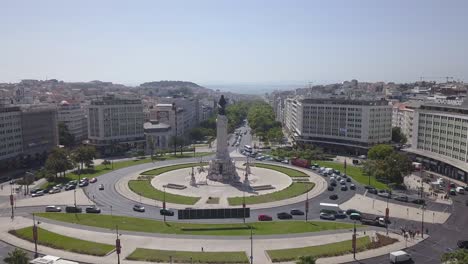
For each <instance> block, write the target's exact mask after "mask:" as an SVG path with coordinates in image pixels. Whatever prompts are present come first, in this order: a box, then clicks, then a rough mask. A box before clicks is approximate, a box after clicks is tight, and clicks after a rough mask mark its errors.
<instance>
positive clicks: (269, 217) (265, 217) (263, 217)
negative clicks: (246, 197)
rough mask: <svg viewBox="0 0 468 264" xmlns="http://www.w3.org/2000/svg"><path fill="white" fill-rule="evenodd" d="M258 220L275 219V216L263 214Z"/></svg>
mask: <svg viewBox="0 0 468 264" xmlns="http://www.w3.org/2000/svg"><path fill="white" fill-rule="evenodd" d="M258 221H273V217H271V216H269V215H266V214H261V215H259V216H258Z"/></svg>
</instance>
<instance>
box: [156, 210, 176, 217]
mask: <svg viewBox="0 0 468 264" xmlns="http://www.w3.org/2000/svg"><path fill="white" fill-rule="evenodd" d="M159 213H160V214H161V215H165V216H174V211H171V210H168V209H161V210H159Z"/></svg>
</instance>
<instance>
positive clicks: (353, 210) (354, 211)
mask: <svg viewBox="0 0 468 264" xmlns="http://www.w3.org/2000/svg"><path fill="white" fill-rule="evenodd" d="M352 213H357V214H361V212H360V211H358V210H356V209H348V210H346V214H347V215H351V214H352Z"/></svg>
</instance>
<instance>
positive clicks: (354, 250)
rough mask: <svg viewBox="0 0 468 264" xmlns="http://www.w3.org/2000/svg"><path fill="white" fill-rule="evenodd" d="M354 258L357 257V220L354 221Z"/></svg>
mask: <svg viewBox="0 0 468 264" xmlns="http://www.w3.org/2000/svg"><path fill="white" fill-rule="evenodd" d="M352 244H353V259H356V221H354V233H353V241H352Z"/></svg>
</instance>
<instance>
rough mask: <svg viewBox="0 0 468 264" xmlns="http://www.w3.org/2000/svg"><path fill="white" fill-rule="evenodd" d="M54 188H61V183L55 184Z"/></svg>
mask: <svg viewBox="0 0 468 264" xmlns="http://www.w3.org/2000/svg"><path fill="white" fill-rule="evenodd" d="M54 188H57V189H62V188H63V184H61V183H59V184H57V185H55V186H54Z"/></svg>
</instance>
